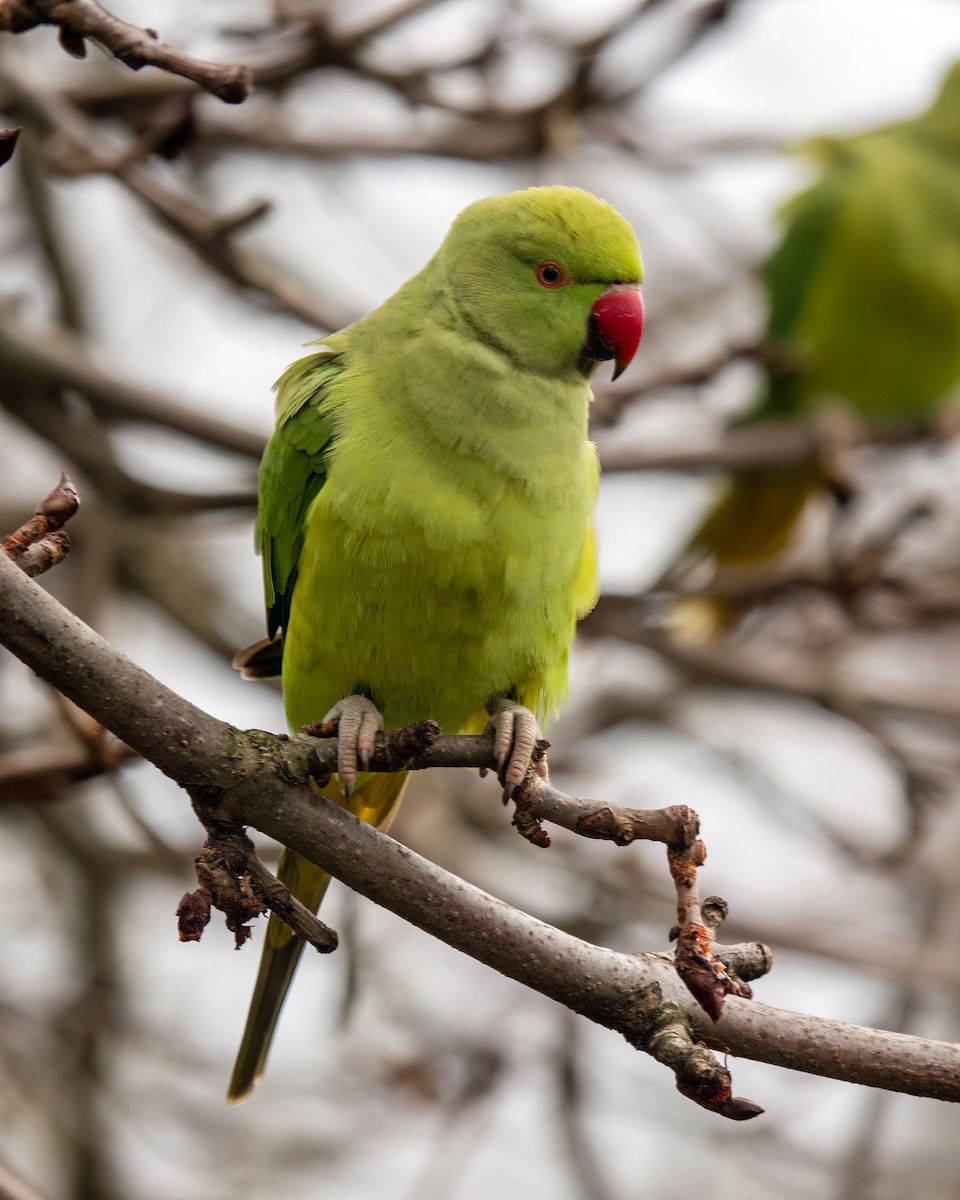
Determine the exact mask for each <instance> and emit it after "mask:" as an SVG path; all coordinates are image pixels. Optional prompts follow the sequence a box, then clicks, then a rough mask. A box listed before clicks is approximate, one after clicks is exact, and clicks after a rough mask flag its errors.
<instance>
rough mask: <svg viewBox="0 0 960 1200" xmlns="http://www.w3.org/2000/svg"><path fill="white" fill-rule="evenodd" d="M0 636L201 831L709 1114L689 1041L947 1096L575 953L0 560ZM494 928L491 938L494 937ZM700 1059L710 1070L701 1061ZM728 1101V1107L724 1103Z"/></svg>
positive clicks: (933, 1082) (897, 1071)
mask: <svg viewBox="0 0 960 1200" xmlns="http://www.w3.org/2000/svg"><path fill="white" fill-rule="evenodd" d="M0 611H2V612H3V613H4V614H5V617H4V621H3V625H2V628H0V640H2V642H3V643H4V644H5V645H6V646H7V647H8V648H9V649H11V650H12V651H13V652H14V653H16V654H17V656H18V657H20V658H21V659H23V661H24V662H26V663H27V664H28V665H29V666H30V667H31V668H32V669H33V670H34V671H36V672H37V673H38V674H40V675H41V676H42V677H43V678H45V679H47V680H49V681H50V682H51V683H53V684H54V686H56V687H58V688H60V690H61V691H63V692H64V694H66V695H68V696H69V697H70V698H71V699H72V700H74V702H75V703H77V704H79V705H80V706H81V707H82V708H84V709H85V710H86V711H88V712H89V713H91V715H93V716H94V717H96V719H97V720H100V721H102V722H104V723H105V724H107V725H108V726H109V727H110V728H112V729H113V730H114V732H116V733H117V735H118V736H119V737H121V738H123V740H124V741H126V742H127V743H128V744H129V745H131V746H132V747H134V748H135V749H137V750H138V751H140V752H141V753H142V754H143V755H144V756H146V757H148V758H150V759H151V761H153V762H154V763H156V764H157V765H158V766H159V767H160V768H161V769H162V770H164V771H165V772H166V773H167V774H169V775H170V776H171V777H172V778H174V779H176V780H179V781H180V782H181V784H183V785H185V786H187V787H188V788H189V790H190V792H191V794H192V797H193V800H194V803H195V805H197V806H198V808H199V809H200V810H201V811H202V812H203V813H204V817H205V820H207V821H225V822H227V823H230V824H250V825H253V826H254V827H255V828H258V829H260V830H261V831H262V832H264V833H266V834H268V835H269V836H271V837H274V838H276V839H277V840H279V841H280V842H282V843H283V844H284V845H287V846H290V847H291V848H292V849H294V850H296V851H297V852H298V853H301V854H303V855H305V856H306V857H307V858H309V859H310V860H311V861H312V862H315V863H317V864H318V865H319V866H321V867H322V868H323V869H324V870H326V871H328V872H330V874H332V875H334V876H335V877H337V878H339V879H342V880H343V881H344V882H346V883H347V884H348V885H349V886H350V887H352V888H354V889H355V890H356V891H359V892H361V893H362V894H363V895H365V896H367V897H369V898H370V899H372V900H373V901H374V902H376V903H378V904H381V905H383V906H384V907H386V908H388V909H390V910H391V911H392V912H395V913H397V914H398V915H400V916H402V917H403V918H404V919H406V920H408V921H411V922H412V923H414V924H416V925H418V926H419V927H420V928H422V929H424V930H426V931H428V932H430V933H431V934H433V935H434V936H436V937H438V938H440V939H441V940H443V941H445V942H447V943H448V944H449V945H452V946H454V947H456V948H458V949H460V950H462V951H464V952H465V953H467V954H470V955H471V956H473V957H475V958H477V959H478V960H479V961H481V962H484V963H486V964H487V965H489V966H491V967H493V968H494V969H496V970H499V971H501V972H503V973H504V974H506V975H508V976H510V977H511V978H513V979H516V980H518V981H519V982H522V983H525V984H526V985H527V986H530V987H532V988H534V989H535V990H537V991H540V992H542V993H544V994H545V995H549V996H552V997H553V998H554V999H556V1000H557V1001H559V1002H560V1003H562V1004H565V1005H567V1006H568V1007H570V1008H572V1009H573V1010H574V1011H576V1012H579V1013H582V1014H583V1015H585V1016H588V1017H590V1018H591V1019H592V1020H595V1021H597V1022H599V1023H600V1024H603V1025H607V1026H609V1027H611V1028H614V1029H618V1030H620V1031H621V1032H622V1033H623V1034H624V1036H626V1037H627V1038H628V1040H630V1042H631V1044H633V1045H636V1046H638V1047H641V1048H643V1049H646V1050H648V1051H649V1052H650V1053H652V1054H654V1055H655V1056H656V1057H658V1058H660V1059H661V1060H662V1061H667V1062H668V1063H669V1064H670V1065H671V1067H672V1068H673V1069H674V1070H675V1072H676V1074H677V1079H678V1086H679V1087H680V1088H681V1090H682V1091H684V1093H685V1094H688V1095H694V1096H695V1098H696V1099H697V1100H698V1102H699V1103H701V1104H705V1105H706V1106H707V1107H710V1106H714V1107H716V1105H718V1104H724V1103H726V1104H728V1115H747V1113H746V1112H745V1111H742V1112H740V1113H739V1114H738V1113H737V1112H736V1111H729V1106H730V1105H733V1104H734V1102H733V1101H732V1100H729V1078H728V1077H727V1078H726V1080H725V1081H724V1075H723V1073H722V1071H720V1069H719V1066H718V1064H716V1062H715V1061H714V1060H713V1059H712V1056H707V1059H705V1058H704V1057H703V1052H702V1047H698V1046H697V1045H696V1044H694V1043H693V1042H692V1041H688V1040H687V1039H688V1038H690V1037H691V1034H690V1033H689V1032H685V1031H689V1030H692V1031H693V1035H692V1036H695V1037H696V1038H698V1039H702V1041H703V1042H705V1043H706V1044H707V1045H710V1046H713V1047H715V1048H719V1049H722V1050H724V1051H727V1052H730V1053H733V1054H736V1055H741V1056H748V1057H752V1058H757V1059H759V1060H761V1061H765V1062H775V1063H779V1064H780V1065H783V1066H789V1067H794V1068H796V1069H799V1070H805V1071H809V1072H812V1073H815V1074H823V1075H827V1076H829V1077H831V1078H844V1079H849V1080H851V1081H855V1082H859V1083H866V1084H870V1085H873V1086H879V1087H887V1088H890V1089H893V1090H898V1091H905V1092H908V1093H910V1094H914V1095H925V1096H934V1097H938V1098H941V1099H952V1100H960V1047H957V1046H951V1045H949V1044H947V1043H943V1042H932V1041H927V1040H924V1039H921V1038H914V1037H905V1036H903V1035H899V1034H894V1033H888V1032H883V1031H878V1030H869V1029H862V1028H858V1027H856V1026H851V1025H845V1024H843V1023H841V1022H836V1021H829V1020H825V1019H822V1018H815V1017H809V1016H805V1015H804V1016H801V1015H798V1014H792V1013H787V1012H782V1011H778V1010H776V1009H772V1008H769V1007H768V1006H765V1005H762V1004H758V1003H756V1002H755V1001H749V1000H745V999H741V998H737V999H735V1000H732V1001H731V1002H729V1003H728V1004H727V1005H726V1008H725V1012H724V1016H723V1019H722V1020H721V1022H720V1023H719V1024H718V1025H717V1026H714V1025H713V1023H712V1022H711V1021H710V1020H709V1018H708V1017H706V1016H705V1015H704V1014H702V1013H701V1012H700V1010H699V1009H698V1007H697V1006H696V1004H695V1003H694V1001H693V1000H692V999H691V998H690V997H689V996H688V995H687V993H686V991H685V989H684V988H683V986H682V984H681V983H680V982H679V980H678V979H677V977H676V975H675V973H674V970H673V967H672V965H671V963H670V962H669V960H668V959H665V958H663V957H661V956H658V955H647V954H638V955H624V954H620V953H618V952H615V951H612V950H608V949H604V948H603V947H600V946H594V945H591V944H589V943H586V942H582V941H580V940H579V939H577V938H574V937H571V936H569V935H567V934H564V933H562V932H561V931H559V930H557V929H554V928H552V927H550V926H548V925H545V924H544V923H542V922H540V921H537V920H535V919H534V918H532V917H529V916H528V915H526V914H524V913H521V912H518V911H517V910H515V909H512V908H511V907H510V906H509V905H507V904H504V903H503V902H502V901H499V900H497V899H495V898H494V897H493V896H489V895H487V894H485V893H483V892H481V891H479V889H476V888H474V887H472V886H471V885H469V884H467V883H465V882H464V881H463V880H460V879H457V878H456V877H454V876H451V875H450V874H448V873H447V872H445V871H443V870H441V869H440V868H438V867H437V866H435V865H434V864H432V863H430V862H428V861H427V860H425V859H423V858H421V857H420V856H418V855H416V854H414V853H413V852H412V851H410V850H409V849H408V848H406V847H404V846H401V845H399V844H398V843H397V842H395V841H393V840H392V839H391V838H389V837H387V836H386V835H384V834H382V833H379V832H378V831H377V830H375V829H373V828H371V827H370V826H368V825H364V824H363V823H362V822H359V821H357V820H356V818H354V817H352V816H351V815H350V814H349V813H347V812H346V811H345V810H343V809H341V808H339V807H338V806H336V805H334V804H330V803H329V802H327V801H325V800H323V799H322V798H320V797H319V796H317V794H316V793H315V792H313V791H311V790H308V789H307V788H306V787H305V786H303V785H304V784H305V782H306V778H307V777H306V776H305V775H304V774H303V770H302V768H303V763H304V760H305V757H306V756H312V754H313V753H314V752H315V749H316V743H315V742H313V741H312V740H310V739H304V738H301V737H294V738H284V737H274V736H271V735H269V734H264V733H262V732H258V731H248V732H246V733H243V732H240V731H239V730H235V729H233V728H231V727H230V726H228V725H226V724H225V723H224V722H222V721H219V720H217V719H215V718H213V717H211V716H209V715H208V714H206V713H203V712H201V711H200V710H199V709H197V708H196V707H195V706H193V705H191V704H190V703H189V702H188V701H187V700H185V699H184V698H183V697H180V696H177V695H176V693H174V692H172V691H170V689H168V688H166V687H164V686H163V685H162V684H160V683H159V682H158V681H157V680H155V679H153V678H152V677H151V676H150V675H148V674H147V673H146V672H145V671H143V670H141V669H140V668H138V667H136V666H135V665H134V664H133V663H131V662H130V661H129V660H128V659H126V658H124V657H123V656H122V655H120V654H119V653H118V652H117V651H115V650H114V649H113V648H112V647H110V646H109V645H108V644H107V643H106V642H105V641H103V639H102V638H100V637H98V636H97V635H96V634H95V633H93V631H92V630H90V629H88V628H87V627H86V626H85V625H84V624H83V623H82V622H81V621H80V620H79V619H78V618H76V617H74V616H73V615H72V614H71V613H69V612H68V611H67V610H65V609H64V608H63V607H62V606H61V605H59V604H58V603H57V602H56V601H55V600H53V599H52V598H51V597H50V596H48V595H47V594H46V593H45V592H43V591H42V590H41V589H40V588H39V587H37V586H36V585H35V584H33V583H32V582H31V581H30V580H29V579H27V578H26V577H25V576H24V575H23V574H22V572H20V571H18V570H17V568H16V567H15V566H14V565H13V564H12V563H10V562H8V561H7V559H6V557H5V556H0ZM493 930H495V931H496V932H495V935H494V934H493V933H492V931H493ZM707 1060H709V1061H707ZM724 1089H726V1093H727V1099H726V1100H725V1099H724Z"/></svg>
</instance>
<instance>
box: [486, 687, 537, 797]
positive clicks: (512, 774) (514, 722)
mask: <svg viewBox="0 0 960 1200" xmlns="http://www.w3.org/2000/svg"><path fill="white" fill-rule="evenodd" d="M487 711H488V712H489V713H490V721H489V723H488V724H487V727H486V729H485V730H484V732H485V733H492V734H493V738H494V753H495V754H496V758H497V778H498V779H499V780H500V782H501V783H502V784H503V791H504V797H505V798H509V796H510V793H511V792H512V791H513V790H514V788H516V787H519V786H520V784H521V783H523V780H524V776H525V775H526V774H527V772H528V771H529V770H530V769H531V767H532V768H533V770H534V771H536V773H537V774H538V775H540V776H541V777H542V778H543V779H548V778H549V775H548V772H547V760H546V758H545V757H544V752H545V750H546V748H547V746H548V745H549V743H548V742H547V740H546V738H545V737H544V736H543V731H542V730H541V728H540V726H539V724H538V723H537V718H536V717H535V716H534V715H533V713H532V712H531V711H530V709H529V708H524V707H523V705H522V704H517V703H516V702H515V701H513V700H507V699H499V700H495V701H494V702H493V703H492V704H491V705H490V706H489V708H488V709H487Z"/></svg>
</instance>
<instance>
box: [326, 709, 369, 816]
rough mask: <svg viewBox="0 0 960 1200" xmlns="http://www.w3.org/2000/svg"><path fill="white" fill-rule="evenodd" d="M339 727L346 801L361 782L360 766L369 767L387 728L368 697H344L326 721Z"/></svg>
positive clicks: (339, 757)
mask: <svg viewBox="0 0 960 1200" xmlns="http://www.w3.org/2000/svg"><path fill="white" fill-rule="evenodd" d="M323 724H324V725H334V724H335V725H336V726H337V737H338V745H337V774H338V775H339V776H340V787H341V789H342V791H343V795H344V798H347V797H349V796H350V794H351V793H352V791H353V789H354V787H355V786H356V782H357V767H358V764H359V765H360V766H361V767H366V765H367V764H368V763H369V762H370V756H371V755H372V754H373V743H374V738H375V737H376V736H377V734H378V733H379V732H380V730H382V729H383V714H382V713H381V712H380V710H379V709H378V708H377V706H376V705H375V704H374V702H373V701H372V700H370V699H368V698H367V697H366V696H357V695H355V696H344V698H343V699H342V700H338V701H337V703H336V704H335V705H334V706H333V708H331V709H330V711H329V712H328V713H327V715H326V716H325V717H324V718H323Z"/></svg>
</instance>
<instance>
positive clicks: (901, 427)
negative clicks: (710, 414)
mask: <svg viewBox="0 0 960 1200" xmlns="http://www.w3.org/2000/svg"><path fill="white" fill-rule="evenodd" d="M942 436H943V430H942V426H938V422H937V420H936V418H930V419H929V420H924V419H913V420H908V421H896V422H893V421H869V422H864V423H863V427H862V440H861V441H859V442H858V443H857V444H859V445H876V446H902V445H906V444H908V443H910V442H916V441H918V440H921V439H924V438H926V439H935V438H936V439H939V438H942ZM852 446H853V443H852V442H851V448H852ZM824 448H825V442H824V435H823V433H822V431H820V430H818V429H817V428H816V426H815V423H813V422H809V421H803V420H800V421H773V420H771V421H757V422H756V423H753V424H749V425H741V426H738V427H737V428H735V429H731V430H729V431H728V432H726V433H724V434H722V435H720V436H719V437H716V438H711V439H709V440H704V441H703V442H702V443H701V444H700V445H697V444H693V445H691V444H690V442H689V441H688V442H686V443H684V445H682V446H681V445H674V446H664V447H662V448H657V447H650V446H630V445H623V444H621V443H619V442H616V441H613V440H612V439H610V438H601V439H599V442H598V449H599V453H600V465H601V466H602V468H603V470H604V472H606V473H607V474H610V473H612V472H615V471H757V470H764V469H767V468H770V467H784V466H790V465H791V464H793V463H799V462H809V461H812V460H814V459H816V458H818V457H819V456H820V454H821V453H822V452H823V450H824Z"/></svg>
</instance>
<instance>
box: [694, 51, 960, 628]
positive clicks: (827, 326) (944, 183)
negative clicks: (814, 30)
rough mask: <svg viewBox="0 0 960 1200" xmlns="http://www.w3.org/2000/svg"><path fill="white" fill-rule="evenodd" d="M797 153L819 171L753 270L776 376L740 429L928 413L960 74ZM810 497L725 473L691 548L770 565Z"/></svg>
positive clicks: (952, 364)
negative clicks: (882, 121)
mask: <svg viewBox="0 0 960 1200" xmlns="http://www.w3.org/2000/svg"><path fill="white" fill-rule="evenodd" d="M804 149H805V150H806V151H807V153H808V154H811V155H812V156H813V157H814V158H815V159H816V161H817V162H819V163H820V164H821V167H822V170H821V173H820V176H819V179H818V180H817V181H816V182H815V183H814V184H813V186H812V187H810V188H808V189H807V190H806V191H804V192H802V193H801V194H800V195H798V196H796V197H795V198H794V199H793V200H792V201H791V202H790V203H789V204H788V205H787V207H786V208H785V210H784V217H785V221H786V229H785V234H784V237H783V240H782V242H781V243H780V245H779V247H778V248H777V250H776V251H775V253H774V254H773V256H772V257H771V259H770V260H769V262H768V264H767V267H766V270H765V284H766V289H767V294H768V298H769V305H770V315H769V323H768V338H769V342H770V343H771V346H772V349H773V350H774V356H775V357H776V358H780V359H782V360H783V362H782V365H783V366H784V367H786V368H787V369H786V370H785V371H783V372H778V373H774V374H773V375H772V377H771V379H770V381H769V383H768V386H767V391H766V394H765V396H764V398H763V400H762V402H761V404H760V406H759V408H758V409H757V410H756V411H755V413H754V414H753V415H752V418H751V419H763V418H772V417H795V416H799V415H802V414H804V413H809V412H810V411H811V410H812V409H813V407H814V406H815V405H816V403H817V402H818V401H822V400H840V401H841V402H843V403H846V404H848V405H850V406H852V408H853V409H854V410H855V411H856V412H857V413H859V414H861V415H862V416H863V417H864V418H866V419H897V418H904V419H906V418H910V417H912V416H922V415H924V414H928V413H930V412H932V411H935V410H936V408H937V406H938V405H940V404H942V403H943V402H944V401H945V400H946V399H947V398H948V397H949V395H950V393H951V392H952V391H954V390H955V389H956V388H957V387H958V385H960V64H957V65H955V66H954V67H952V68H951V70H950V71H949V72H948V74H947V77H946V79H945V81H944V83H943V85H942V87H941V90H940V92H939V94H938V96H937V97H936V99H935V101H934V103H933V105H932V106H931V107H930V108H929V109H928V110H927V111H926V112H924V113H922V114H921V115H920V116H918V117H916V118H913V119H912V120H908V121H903V122H900V123H899V124H896V125H890V126H886V127H884V128H882V129H876V130H873V131H871V132H868V133H865V134H861V135H859V136H856V137H849V138H818V139H816V140H815V141H813V142H810V143H808V144H807V145H806V146H805V147H804ZM791 368H792V369H791ZM823 486H824V479H823V477H822V475H821V474H820V473H819V472H818V470H817V468H816V467H815V466H814V465H812V464H805V465H798V466H794V467H781V468H778V469H773V468H771V469H767V470H757V471H755V472H752V473H746V472H745V473H743V474H738V475H736V476H734V477H733V479H732V480H731V481H730V484H729V486H728V487H727V489H726V491H725V492H724V494H723V495H722V496H721V498H720V499H719V501H718V503H717V504H716V506H715V507H714V508H713V509H712V510H711V511H710V512H709V513H708V515H707V517H706V519H705V521H704V522H703V524H702V525H701V526H700V528H699V530H698V531H697V533H696V534H695V536H694V539H693V543H692V547H691V548H692V549H694V550H695V551H697V552H699V553H700V554H704V553H706V554H709V555H710V556H711V557H712V559H713V561H714V563H715V565H716V566H717V567H719V568H723V567H737V566H744V565H757V564H759V563H762V562H765V561H768V560H772V559H774V558H775V557H776V556H777V555H778V554H779V553H780V552H781V551H782V550H783V549H784V548H785V546H786V545H787V542H788V539H789V537H790V533H791V531H792V528H793V526H794V523H795V521H796V520H797V518H798V517H799V515H800V513H801V511H802V509H803V507H804V504H805V502H806V500H807V498H808V497H809V496H810V495H811V494H813V493H814V492H815V491H816V490H818V489H821V488H823ZM702 615H704V616H705V615H706V614H702ZM729 615H730V614H729V613H726V614H724V613H722V612H720V611H719V610H718V617H719V620H718V622H716V623H719V624H724V623H725V619H724V617H725V616H726V617H729ZM681 623H682V622H681ZM706 623H707V624H709V619H708V620H707V622H706Z"/></svg>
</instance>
